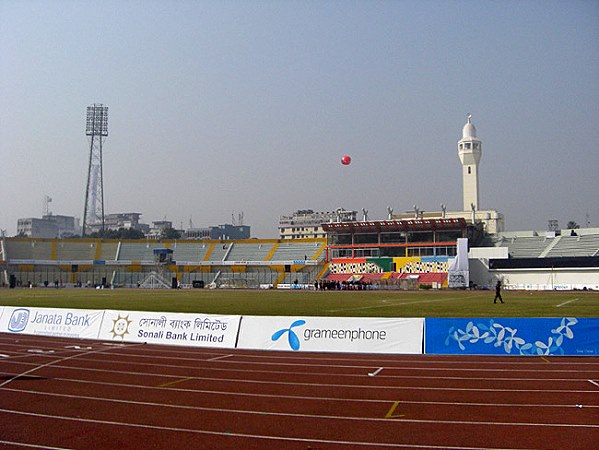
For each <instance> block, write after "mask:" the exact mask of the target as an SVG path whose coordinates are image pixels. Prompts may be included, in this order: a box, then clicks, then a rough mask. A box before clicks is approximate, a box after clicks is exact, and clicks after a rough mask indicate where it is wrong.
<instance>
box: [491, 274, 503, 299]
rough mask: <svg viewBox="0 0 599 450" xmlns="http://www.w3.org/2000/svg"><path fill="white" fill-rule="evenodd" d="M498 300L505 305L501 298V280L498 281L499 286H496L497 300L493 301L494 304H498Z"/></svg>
mask: <svg viewBox="0 0 599 450" xmlns="http://www.w3.org/2000/svg"><path fill="white" fill-rule="evenodd" d="M497 299H499V301H500V302H501V303H503V299H502V298H501V281H499V280H497V284H496V285H495V298H494V299H493V303H497Z"/></svg>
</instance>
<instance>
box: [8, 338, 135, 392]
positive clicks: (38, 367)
mask: <svg viewBox="0 0 599 450" xmlns="http://www.w3.org/2000/svg"><path fill="white" fill-rule="evenodd" d="M138 345H143V344H131V345H129V347H136V346H138ZM105 350H106V348H103V349H100V350H92V351H89V352H85V353H77V354H75V355H71V356H66V357H64V358H61V359H56V360H54V361H50V362H47V363H46V364H42V365H36V366H35V367H32V368H31V369H29V370H27V371H25V372H22V373H20V374H18V375H15V376H13V377H12V378H9V379H7V380H6V381H4V383H0V388H2V387H4V386H6V385H7V384H8V383H10V382H11V381H14V380H17V379H19V378H21V377H24V376H26V375H29V374H31V373H32V372H35V371H36V370H40V369H43V368H44V367H48V366H52V365H55V364H59V363H61V362H64V361H67V360H69V359H73V358H77V357H79V356H82V355H89V354H91V353H98V352H102V351H105ZM42 352H43V353H47V352H44V351H42ZM52 352H54V350H52Z"/></svg>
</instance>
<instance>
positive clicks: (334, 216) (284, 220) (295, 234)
mask: <svg viewBox="0 0 599 450" xmlns="http://www.w3.org/2000/svg"><path fill="white" fill-rule="evenodd" d="M356 215H357V212H356V211H346V210H345V209H343V208H338V209H336V210H335V211H326V212H314V211H313V210H311V209H301V210H298V211H296V212H294V213H293V214H292V215H291V216H281V217H280V218H279V238H280V239H302V238H310V239H313V238H324V237H326V235H327V234H326V231H325V230H324V229H323V227H322V225H323V224H325V223H334V222H355V221H356Z"/></svg>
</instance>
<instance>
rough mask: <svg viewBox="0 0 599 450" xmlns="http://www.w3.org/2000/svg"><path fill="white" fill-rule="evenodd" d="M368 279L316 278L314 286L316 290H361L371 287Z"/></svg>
mask: <svg viewBox="0 0 599 450" xmlns="http://www.w3.org/2000/svg"><path fill="white" fill-rule="evenodd" d="M371 287H372V283H371V282H369V281H361V280H355V281H339V280H316V281H315V282H314V288H315V289H316V290H317V291H362V290H366V289H371Z"/></svg>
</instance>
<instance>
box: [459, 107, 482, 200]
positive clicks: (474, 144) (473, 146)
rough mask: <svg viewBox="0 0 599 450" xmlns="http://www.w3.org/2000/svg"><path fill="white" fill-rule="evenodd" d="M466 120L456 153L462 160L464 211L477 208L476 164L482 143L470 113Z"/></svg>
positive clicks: (478, 160)
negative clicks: (477, 135)
mask: <svg viewBox="0 0 599 450" xmlns="http://www.w3.org/2000/svg"><path fill="white" fill-rule="evenodd" d="M466 118H467V121H466V124H465V125H464V128H462V139H460V140H459V141H458V155H459V157H460V161H461V162H462V181H463V196H464V209H463V210H464V211H471V210H473V209H476V210H479V209H480V205H479V198H478V164H479V162H480V157H481V151H482V145H481V144H482V143H481V141H480V139H478V138H477V137H476V128H475V126H474V124H473V123H472V114H470V113H468V114H467V115H466Z"/></svg>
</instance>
